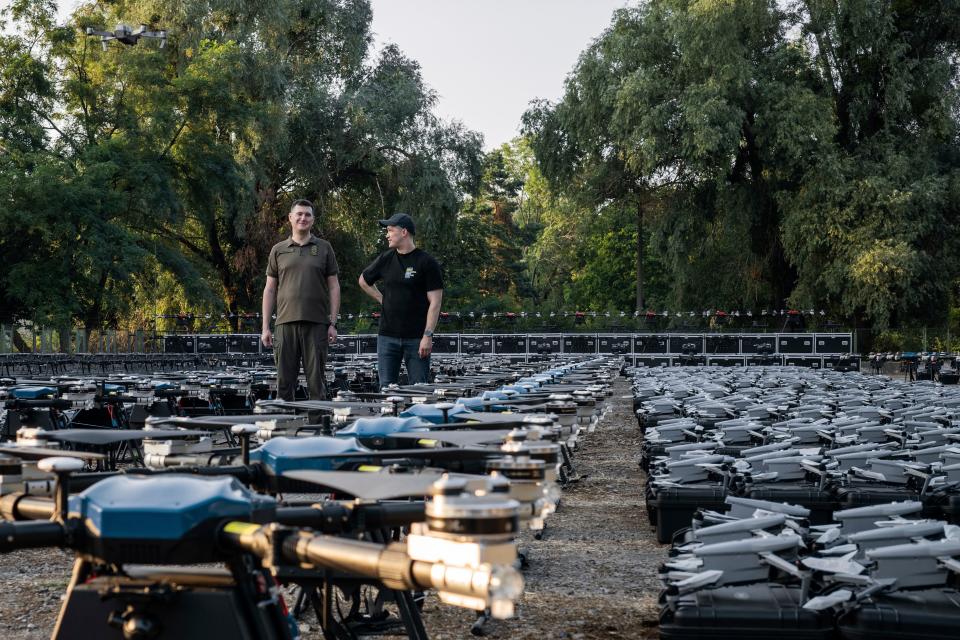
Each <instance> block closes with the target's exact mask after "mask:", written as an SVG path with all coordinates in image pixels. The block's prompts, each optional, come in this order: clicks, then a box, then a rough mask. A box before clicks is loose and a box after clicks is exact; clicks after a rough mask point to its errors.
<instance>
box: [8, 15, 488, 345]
mask: <svg viewBox="0 0 960 640" xmlns="http://www.w3.org/2000/svg"><path fill="white" fill-rule="evenodd" d="M5 15H8V16H9V17H11V18H12V19H13V20H15V21H16V22H17V24H18V26H19V33H20V35H18V36H7V37H4V39H3V41H2V47H3V50H4V52H5V53H7V54H8V55H6V56H5V57H4V61H3V63H2V66H0V96H3V99H2V102H0V126H3V127H4V128H5V130H6V131H7V132H8V133H9V134H10V141H11V142H9V143H5V145H6V147H9V149H5V150H4V151H2V153H3V156H2V158H0V172H2V174H0V184H10V185H11V186H12V187H15V188H12V189H11V190H10V191H8V192H7V193H8V195H7V206H5V207H4V209H3V210H2V211H0V216H2V217H3V220H2V221H3V222H4V223H5V226H6V224H9V225H10V228H12V229H15V230H16V231H17V233H16V234H15V237H14V238H12V239H11V240H4V241H0V242H3V243H4V244H2V245H0V254H2V255H3V256H10V257H12V259H11V262H10V263H9V264H11V265H12V266H11V268H10V269H9V270H8V271H7V274H6V277H5V278H3V281H2V284H0V297H3V298H5V299H10V300H11V302H12V304H11V305H10V306H9V307H7V308H8V309H10V310H11V313H12V314H14V315H23V314H32V315H37V314H39V315H40V316H41V317H42V318H43V319H46V320H53V319H56V321H58V322H65V321H69V320H70V319H73V320H78V321H81V322H82V323H83V324H84V325H85V326H86V327H87V328H92V327H94V326H104V325H106V324H116V323H117V321H118V320H119V319H120V318H121V317H124V316H129V315H130V314H131V313H134V310H133V309H132V308H131V303H132V302H133V301H136V302H137V303H138V304H141V305H142V304H144V303H146V302H148V301H147V300H146V298H147V297H149V292H150V291H157V288H156V287H157V285H158V283H159V282H161V281H163V282H165V283H169V282H170V279H169V278H167V277H166V276H167V275H172V276H173V282H175V283H176V286H177V287H178V288H179V289H180V290H181V292H182V293H181V294H178V295H177V296H176V297H181V298H183V299H184V300H188V301H189V303H190V305H191V306H192V307H196V306H201V307H205V308H207V309H211V310H214V311H219V310H226V311H230V312H234V313H235V312H238V311H241V310H252V309H255V308H257V307H258V306H259V304H258V303H259V296H260V291H261V289H262V286H263V265H264V264H265V262H266V255H267V252H268V250H269V248H270V246H271V245H272V244H273V243H274V242H276V241H278V240H279V239H280V238H281V237H282V235H283V233H284V231H283V223H284V220H285V218H286V208H287V207H288V206H289V202H290V201H291V199H292V198H294V197H309V198H311V199H313V200H315V201H316V202H317V204H318V209H319V210H320V211H319V213H320V214H321V215H320V216H319V217H320V220H321V227H322V229H323V233H324V234H325V235H326V236H327V237H328V238H330V239H331V240H333V241H334V242H335V244H336V246H337V248H338V252H340V254H341V256H342V261H341V265H342V266H343V267H344V268H345V269H347V270H348V271H347V272H352V273H355V272H357V271H358V270H359V266H360V265H362V264H364V263H365V262H366V261H367V260H368V259H369V257H370V254H371V251H372V249H373V248H374V247H373V242H371V241H370V240H369V238H371V237H374V236H375V235H376V230H377V227H376V223H375V220H377V219H378V218H380V217H382V216H383V212H385V211H387V210H391V209H394V208H401V207H402V208H408V210H411V212H412V213H414V214H415V215H417V216H418V218H419V221H420V222H421V229H422V235H421V237H423V238H424V240H425V241H426V242H427V243H428V244H429V243H434V244H436V245H437V246H438V247H439V248H440V250H441V252H442V251H444V250H449V248H450V247H451V246H452V245H453V244H454V243H453V241H452V240H450V241H447V240H444V239H443V238H444V237H445V236H452V235H453V232H454V225H455V222H454V221H455V215H456V211H457V210H458V208H459V205H460V202H461V201H462V198H463V196H464V194H465V193H468V192H469V191H470V190H471V189H475V184H476V181H477V176H478V175H479V162H480V160H479V157H480V148H481V140H480V137H479V136H478V135H477V134H475V133H473V132H471V131H469V130H467V129H465V128H464V127H463V126H462V125H459V124H458V123H443V122H440V121H439V120H437V119H436V118H435V117H434V116H433V115H432V114H431V111H430V110H431V108H432V106H433V103H434V100H435V98H434V96H433V94H432V92H431V91H430V90H429V89H428V88H427V87H426V86H425V85H424V83H423V80H422V78H421V77H420V73H419V68H418V66H417V64H416V63H415V62H413V61H411V60H409V59H407V58H405V57H404V56H403V54H402V53H401V52H400V51H399V50H398V49H397V48H396V47H393V46H388V47H386V48H384V50H383V51H382V52H381V54H380V56H379V57H378V58H377V59H376V60H375V61H373V62H372V63H371V62H368V57H369V54H370V44H371V37H370V31H369V26H370V19H371V13H370V7H369V3H368V2H366V1H365V0H284V1H282V2H239V1H237V0H213V1H212V2H207V1H204V2H199V1H193V0H191V1H188V2H179V1H177V2H173V1H172V0H147V1H139V2H128V1H125V0H118V1H116V2H112V3H109V4H102V3H95V4H88V5H82V6H81V7H79V8H78V9H77V10H76V12H75V13H74V16H73V19H72V20H73V22H72V23H71V25H70V26H68V27H58V26H56V25H55V24H54V22H53V6H52V3H50V2H46V1H44V0H17V1H16V2H15V3H14V4H13V6H12V7H11V8H10V9H9V10H8V11H7V12H6V14H5ZM116 22H126V23H133V24H136V23H138V22H143V23H146V24H151V25H161V26H163V27H164V28H166V29H167V30H168V32H169V39H168V43H167V46H166V47H165V48H163V49H158V48H157V47H155V46H151V43H149V42H141V43H140V44H138V45H137V46H134V47H124V46H121V45H118V44H112V45H110V46H108V47H107V49H106V51H101V50H100V48H99V45H98V43H97V42H96V41H94V40H92V39H90V38H87V37H85V36H83V35H82V33H83V30H84V29H85V28H86V27H88V26H93V27H102V26H104V25H106V24H114V23H116ZM51 239H52V240H51ZM68 239H69V240H68ZM44 241H46V243H44ZM24 243H29V246H30V247H31V249H30V250H29V251H25V250H24ZM341 248H342V249H341ZM40 274H43V275H44V278H43V280H44V286H47V285H49V287H47V288H46V289H44V288H43V287H36V286H32V285H31V284H30V283H32V282H33V281H35V280H36V278H37V277H38V276H39V275H40ZM51 289H58V290H59V295H50V290H51ZM64 289H66V291H64ZM164 291H166V292H167V294H169V291H170V289H169V287H168V286H167V285H166V284H165V285H164ZM350 291H351V290H350V289H349V288H348V289H347V295H346V300H347V302H348V303H349V301H350V299H351V293H350ZM353 295H359V294H357V293H356V292H354V294H353Z"/></svg>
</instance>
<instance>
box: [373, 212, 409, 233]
mask: <svg viewBox="0 0 960 640" xmlns="http://www.w3.org/2000/svg"><path fill="white" fill-rule="evenodd" d="M380 226H381V227H400V228H401V229H406V230H407V231H409V232H410V233H413V234H416V233H417V227H416V226H415V225H414V224H413V218H411V217H410V216H408V215H407V214H405V213H395V214H393V215H392V216H390V217H389V218H387V219H386V220H381V221H380Z"/></svg>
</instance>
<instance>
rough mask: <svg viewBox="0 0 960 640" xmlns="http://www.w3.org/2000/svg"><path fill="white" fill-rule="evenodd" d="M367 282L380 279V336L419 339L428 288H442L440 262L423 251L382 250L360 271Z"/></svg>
mask: <svg viewBox="0 0 960 640" xmlns="http://www.w3.org/2000/svg"><path fill="white" fill-rule="evenodd" d="M363 279H364V280H365V281H366V283H367V284H368V285H371V286H373V285H374V284H375V283H377V282H380V281H383V284H382V285H381V286H380V291H381V292H382V293H383V313H382V315H381V317H380V335H384V336H390V337H392V338H419V337H421V336H422V335H423V330H424V328H425V327H426V326H427V309H428V308H429V307H430V301H429V300H428V299H427V292H428V291H435V290H437V289H443V275H442V274H441V273H440V264H439V263H438V262H437V261H436V259H434V257H433V256H431V255H430V254H429V253H427V252H426V251H422V250H420V249H414V250H413V251H411V252H410V253H407V254H400V253H398V252H397V251H396V249H390V250H388V251H385V252H383V253H381V254H380V255H379V256H378V257H377V259H376V260H374V261H373V262H372V263H371V264H370V266H368V267H367V268H366V269H364V270H363Z"/></svg>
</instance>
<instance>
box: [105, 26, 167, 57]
mask: <svg viewBox="0 0 960 640" xmlns="http://www.w3.org/2000/svg"><path fill="white" fill-rule="evenodd" d="M87 35H88V36H100V44H101V45H102V46H103V50H104V51H106V50H107V43H109V42H110V41H111V40H116V41H117V42H121V43H123V44H127V45H135V44H137V43H138V42H140V38H156V39H158V40H160V48H161V49H162V48H163V47H164V46H165V45H166V44H167V30H166V29H160V30H159V31H150V30H148V29H147V25H145V24H141V25H140V27H139V28H137V30H136V31H133V30H132V29H130V27H128V26H127V25H125V24H118V25H117V28H116V29H114V30H113V31H101V30H99V29H94V28H93V27H87Z"/></svg>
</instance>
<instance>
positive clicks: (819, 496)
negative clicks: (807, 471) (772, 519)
mask: <svg viewBox="0 0 960 640" xmlns="http://www.w3.org/2000/svg"><path fill="white" fill-rule="evenodd" d="M746 497H747V498H752V499H753V500H769V501H770V502H786V503H788V504H795V505H797V506H800V507H806V508H807V509H809V510H810V516H809V519H810V524H813V525H817V524H830V523H831V522H833V512H834V511H835V510H836V508H837V500H836V498H835V497H834V496H833V495H832V494H831V493H830V492H828V491H821V490H820V489H819V488H817V487H815V486H813V485H797V484H787V485H784V486H777V485H776V484H772V485H760V486H754V487H753V488H752V489H751V490H750V491H749V492H748V493H747V495H746Z"/></svg>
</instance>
